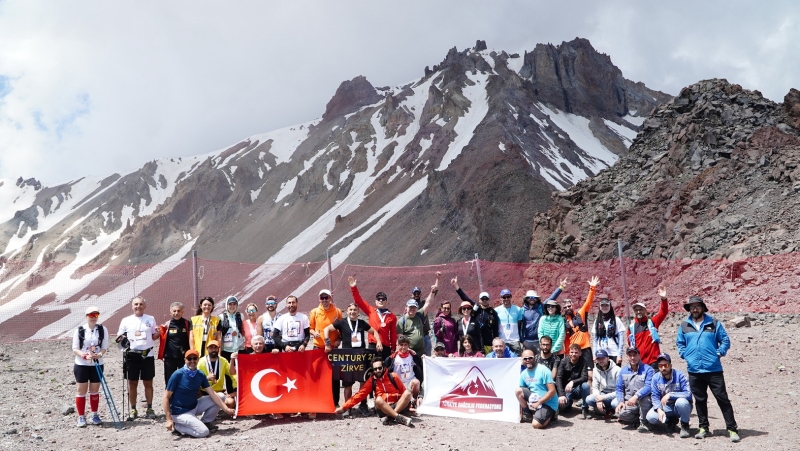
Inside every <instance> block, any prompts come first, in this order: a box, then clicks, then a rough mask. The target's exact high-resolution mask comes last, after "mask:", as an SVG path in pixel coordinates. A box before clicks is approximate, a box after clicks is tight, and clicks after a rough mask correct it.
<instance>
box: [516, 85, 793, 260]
mask: <svg viewBox="0 0 800 451" xmlns="http://www.w3.org/2000/svg"><path fill="white" fill-rule="evenodd" d="M799 135H800V92H798V91H797V90H795V89H792V90H791V91H790V92H789V93H788V94H787V95H786V97H785V99H784V103H783V104H776V103H774V102H772V101H770V100H768V99H765V98H764V97H763V96H762V95H761V93H759V92H758V91H749V90H746V89H743V88H742V87H741V86H739V85H736V84H731V83H728V82H727V81H726V80H720V79H714V80H704V81H701V82H699V83H696V84H694V85H692V86H689V87H686V88H684V89H683V90H682V91H681V93H680V95H679V96H677V97H675V98H674V99H673V100H672V101H670V102H669V103H667V104H666V105H664V106H661V107H659V108H658V109H657V110H656V111H655V112H654V113H653V114H652V115H651V116H650V117H649V118H648V119H647V120H646V121H645V122H644V124H643V130H642V132H641V133H640V134H639V136H638V137H637V138H636V139H635V140H634V141H633V145H632V146H631V148H630V152H629V153H628V155H626V156H624V157H623V158H621V159H620V161H619V162H618V163H617V164H616V165H615V166H614V167H612V168H610V169H608V170H605V171H603V172H601V173H600V174H599V175H597V176H596V177H591V178H587V179H586V180H583V181H581V182H579V183H578V184H576V185H575V186H573V187H571V188H569V189H567V190H565V191H562V192H559V193H557V194H555V195H554V197H553V200H554V205H553V207H552V208H551V209H550V210H549V211H547V212H545V213H541V214H538V215H537V216H536V218H535V220H534V230H533V237H532V243H531V249H530V257H531V260H532V261H551V262H561V261H586V260H603V259H610V258H614V256H615V255H616V252H617V240H618V239H620V240H622V241H623V242H624V243H625V255H626V256H629V257H631V258H638V259H682V258H691V259H731V260H735V259H740V258H744V257H750V256H764V255H773V254H780V253H789V252H794V251H797V250H798V249H800V225H799V224H800V216H798V205H800V169H799V168H798V167H799V166H800V139H799V138H798V136H799Z"/></svg>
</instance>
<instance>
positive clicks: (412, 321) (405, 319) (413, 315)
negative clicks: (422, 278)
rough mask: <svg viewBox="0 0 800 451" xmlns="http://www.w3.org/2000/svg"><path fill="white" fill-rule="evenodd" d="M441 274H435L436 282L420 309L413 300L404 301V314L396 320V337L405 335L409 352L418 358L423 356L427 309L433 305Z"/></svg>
mask: <svg viewBox="0 0 800 451" xmlns="http://www.w3.org/2000/svg"><path fill="white" fill-rule="evenodd" d="M441 275H442V273H440V272H437V273H436V282H434V284H433V285H431V292H430V294H428V297H427V298H426V299H425V303H424V304H423V305H422V307H420V305H419V303H418V302H417V301H416V300H415V299H409V300H408V301H406V312H405V314H403V316H401V317H400V318H398V319H397V336H398V338H399V337H400V335H405V336H406V337H408V339H409V341H410V342H411V343H410V347H411V350H412V351H414V352H415V353H416V354H417V355H418V356H422V355H424V354H425V340H424V337H425V318H426V313H427V311H428V308H429V307H430V306H431V305H432V304H433V300H434V299H435V298H436V293H437V292H438V291H439V277H440V276H441Z"/></svg>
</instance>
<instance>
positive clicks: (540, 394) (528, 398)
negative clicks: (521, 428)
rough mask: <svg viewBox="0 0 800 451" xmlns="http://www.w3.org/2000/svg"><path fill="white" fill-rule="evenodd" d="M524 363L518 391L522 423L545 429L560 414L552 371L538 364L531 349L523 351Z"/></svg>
mask: <svg viewBox="0 0 800 451" xmlns="http://www.w3.org/2000/svg"><path fill="white" fill-rule="evenodd" d="M522 363H523V365H524V366H525V369H524V370H522V373H520V375H519V387H517V389H516V395H517V401H519V406H520V409H521V410H522V422H523V423H528V422H530V423H531V426H533V427H534V429H544V428H545V427H547V425H548V424H550V422H551V421H553V420H555V418H556V414H557V412H558V400H557V398H556V384H555V381H554V380H553V375H552V373H551V372H550V370H549V369H548V368H546V367H544V366H543V365H539V364H538V362H537V361H536V357H535V356H534V355H533V351H531V350H530V349H526V350H524V351H522Z"/></svg>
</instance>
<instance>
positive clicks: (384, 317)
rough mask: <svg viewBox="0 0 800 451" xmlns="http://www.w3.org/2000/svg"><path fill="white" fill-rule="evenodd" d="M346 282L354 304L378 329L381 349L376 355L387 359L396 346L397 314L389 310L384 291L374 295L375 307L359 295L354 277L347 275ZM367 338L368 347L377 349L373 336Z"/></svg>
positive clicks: (370, 323) (371, 324)
mask: <svg viewBox="0 0 800 451" xmlns="http://www.w3.org/2000/svg"><path fill="white" fill-rule="evenodd" d="M347 282H348V283H349V284H350V293H351V294H352V295H353V301H354V302H355V303H356V306H358V308H359V310H361V311H362V312H364V314H365V315H367V319H368V321H367V322H368V323H369V325H370V326H372V328H373V329H375V330H377V331H378V336H380V337H381V343H382V344H383V349H382V350H381V351H380V352H378V354H377V355H379V356H380V357H381V358H383V359H387V358H388V357H389V356H390V355H391V354H392V353H393V352H394V351H395V349H396V347H397V343H396V342H397V316H395V314H394V313H392V312H391V311H389V300H388V298H387V296H386V293H384V292H383V291H379V292H378V294H376V295H375V307H373V306H371V305H369V304H367V302H366V301H365V300H364V298H362V297H361V293H360V292H359V291H358V283H357V282H356V279H355V277H353V276H350V277H348V278H347ZM367 338H368V340H369V348H370V349H375V350H376V351H377V349H376V348H377V341H376V340H375V337H373V336H372V335H369V336H367Z"/></svg>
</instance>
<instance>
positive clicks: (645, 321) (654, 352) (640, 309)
mask: <svg viewBox="0 0 800 451" xmlns="http://www.w3.org/2000/svg"><path fill="white" fill-rule="evenodd" d="M658 295H659V297H661V306H660V307H659V308H658V312H657V313H656V314H655V315H653V317H652V318H649V317H648V316H647V306H646V305H644V303H642V302H637V303H636V304H633V316H634V320H633V322H632V323H631V324H630V325H629V326H628V332H627V336H628V344H629V345H630V347H632V348H636V349H638V350H639V354H640V355H641V356H642V363H644V364H645V365H650V366H651V367H653V370H655V371H658V362H657V359H658V355H659V354H661V346H660V344H661V338H660V337H659V336H658V328H659V326H661V323H663V322H664V319H666V318H667V313H669V302H668V301H667V290H666V288H664V287H658ZM631 331H633V332H634V333H633V336H631Z"/></svg>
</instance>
